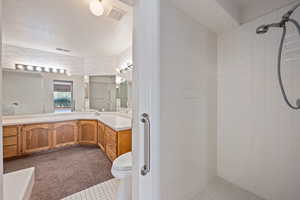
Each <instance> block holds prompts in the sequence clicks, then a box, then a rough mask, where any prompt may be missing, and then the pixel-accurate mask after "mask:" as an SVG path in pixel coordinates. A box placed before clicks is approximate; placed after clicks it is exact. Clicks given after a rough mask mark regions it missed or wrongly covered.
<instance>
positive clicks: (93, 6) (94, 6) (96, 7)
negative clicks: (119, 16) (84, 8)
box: [90, 0, 104, 16]
mask: <svg viewBox="0 0 300 200" xmlns="http://www.w3.org/2000/svg"><path fill="white" fill-rule="evenodd" d="M90 11H91V12H92V13H93V15H95V16H101V15H103V13H104V7H103V5H102V3H101V2H100V1H99V0H91V2H90Z"/></svg>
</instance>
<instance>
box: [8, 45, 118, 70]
mask: <svg viewBox="0 0 300 200" xmlns="http://www.w3.org/2000/svg"><path fill="white" fill-rule="evenodd" d="M2 49H3V68H9V69H14V68H15V64H17V63H20V64H27V65H34V66H42V67H53V68H63V69H67V71H68V72H69V73H70V74H75V75H84V74H86V75H114V74H116V66H117V60H118V55H116V56H110V57H103V56H96V55H95V56H86V57H77V56H70V55H65V54H59V53H53V52H47V51H43V50H38V49H29V48H24V47H19V46H13V45H9V44H3V46H2Z"/></svg>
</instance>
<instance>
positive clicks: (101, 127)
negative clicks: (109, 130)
mask: <svg viewBox="0 0 300 200" xmlns="http://www.w3.org/2000/svg"><path fill="white" fill-rule="evenodd" d="M98 145H99V147H100V148H101V149H102V151H104V152H105V137H104V125H103V124H102V123H101V122H98Z"/></svg>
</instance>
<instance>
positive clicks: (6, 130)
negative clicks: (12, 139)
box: [3, 126, 18, 137]
mask: <svg viewBox="0 0 300 200" xmlns="http://www.w3.org/2000/svg"><path fill="white" fill-rule="evenodd" d="M17 134H18V127H17V126H6V127H3V136H4V137H6V136H16V135H17Z"/></svg>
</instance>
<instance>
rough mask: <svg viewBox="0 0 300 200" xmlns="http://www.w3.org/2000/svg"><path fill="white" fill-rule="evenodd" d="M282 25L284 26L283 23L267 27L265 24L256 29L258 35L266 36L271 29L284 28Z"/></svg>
mask: <svg viewBox="0 0 300 200" xmlns="http://www.w3.org/2000/svg"><path fill="white" fill-rule="evenodd" d="M282 25H283V24H282V23H281V22H279V23H273V24H267V25H265V24H264V25H261V26H259V27H258V28H257V29H256V33H257V34H264V33H266V32H268V30H269V28H270V27H276V28H280V27H282Z"/></svg>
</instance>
